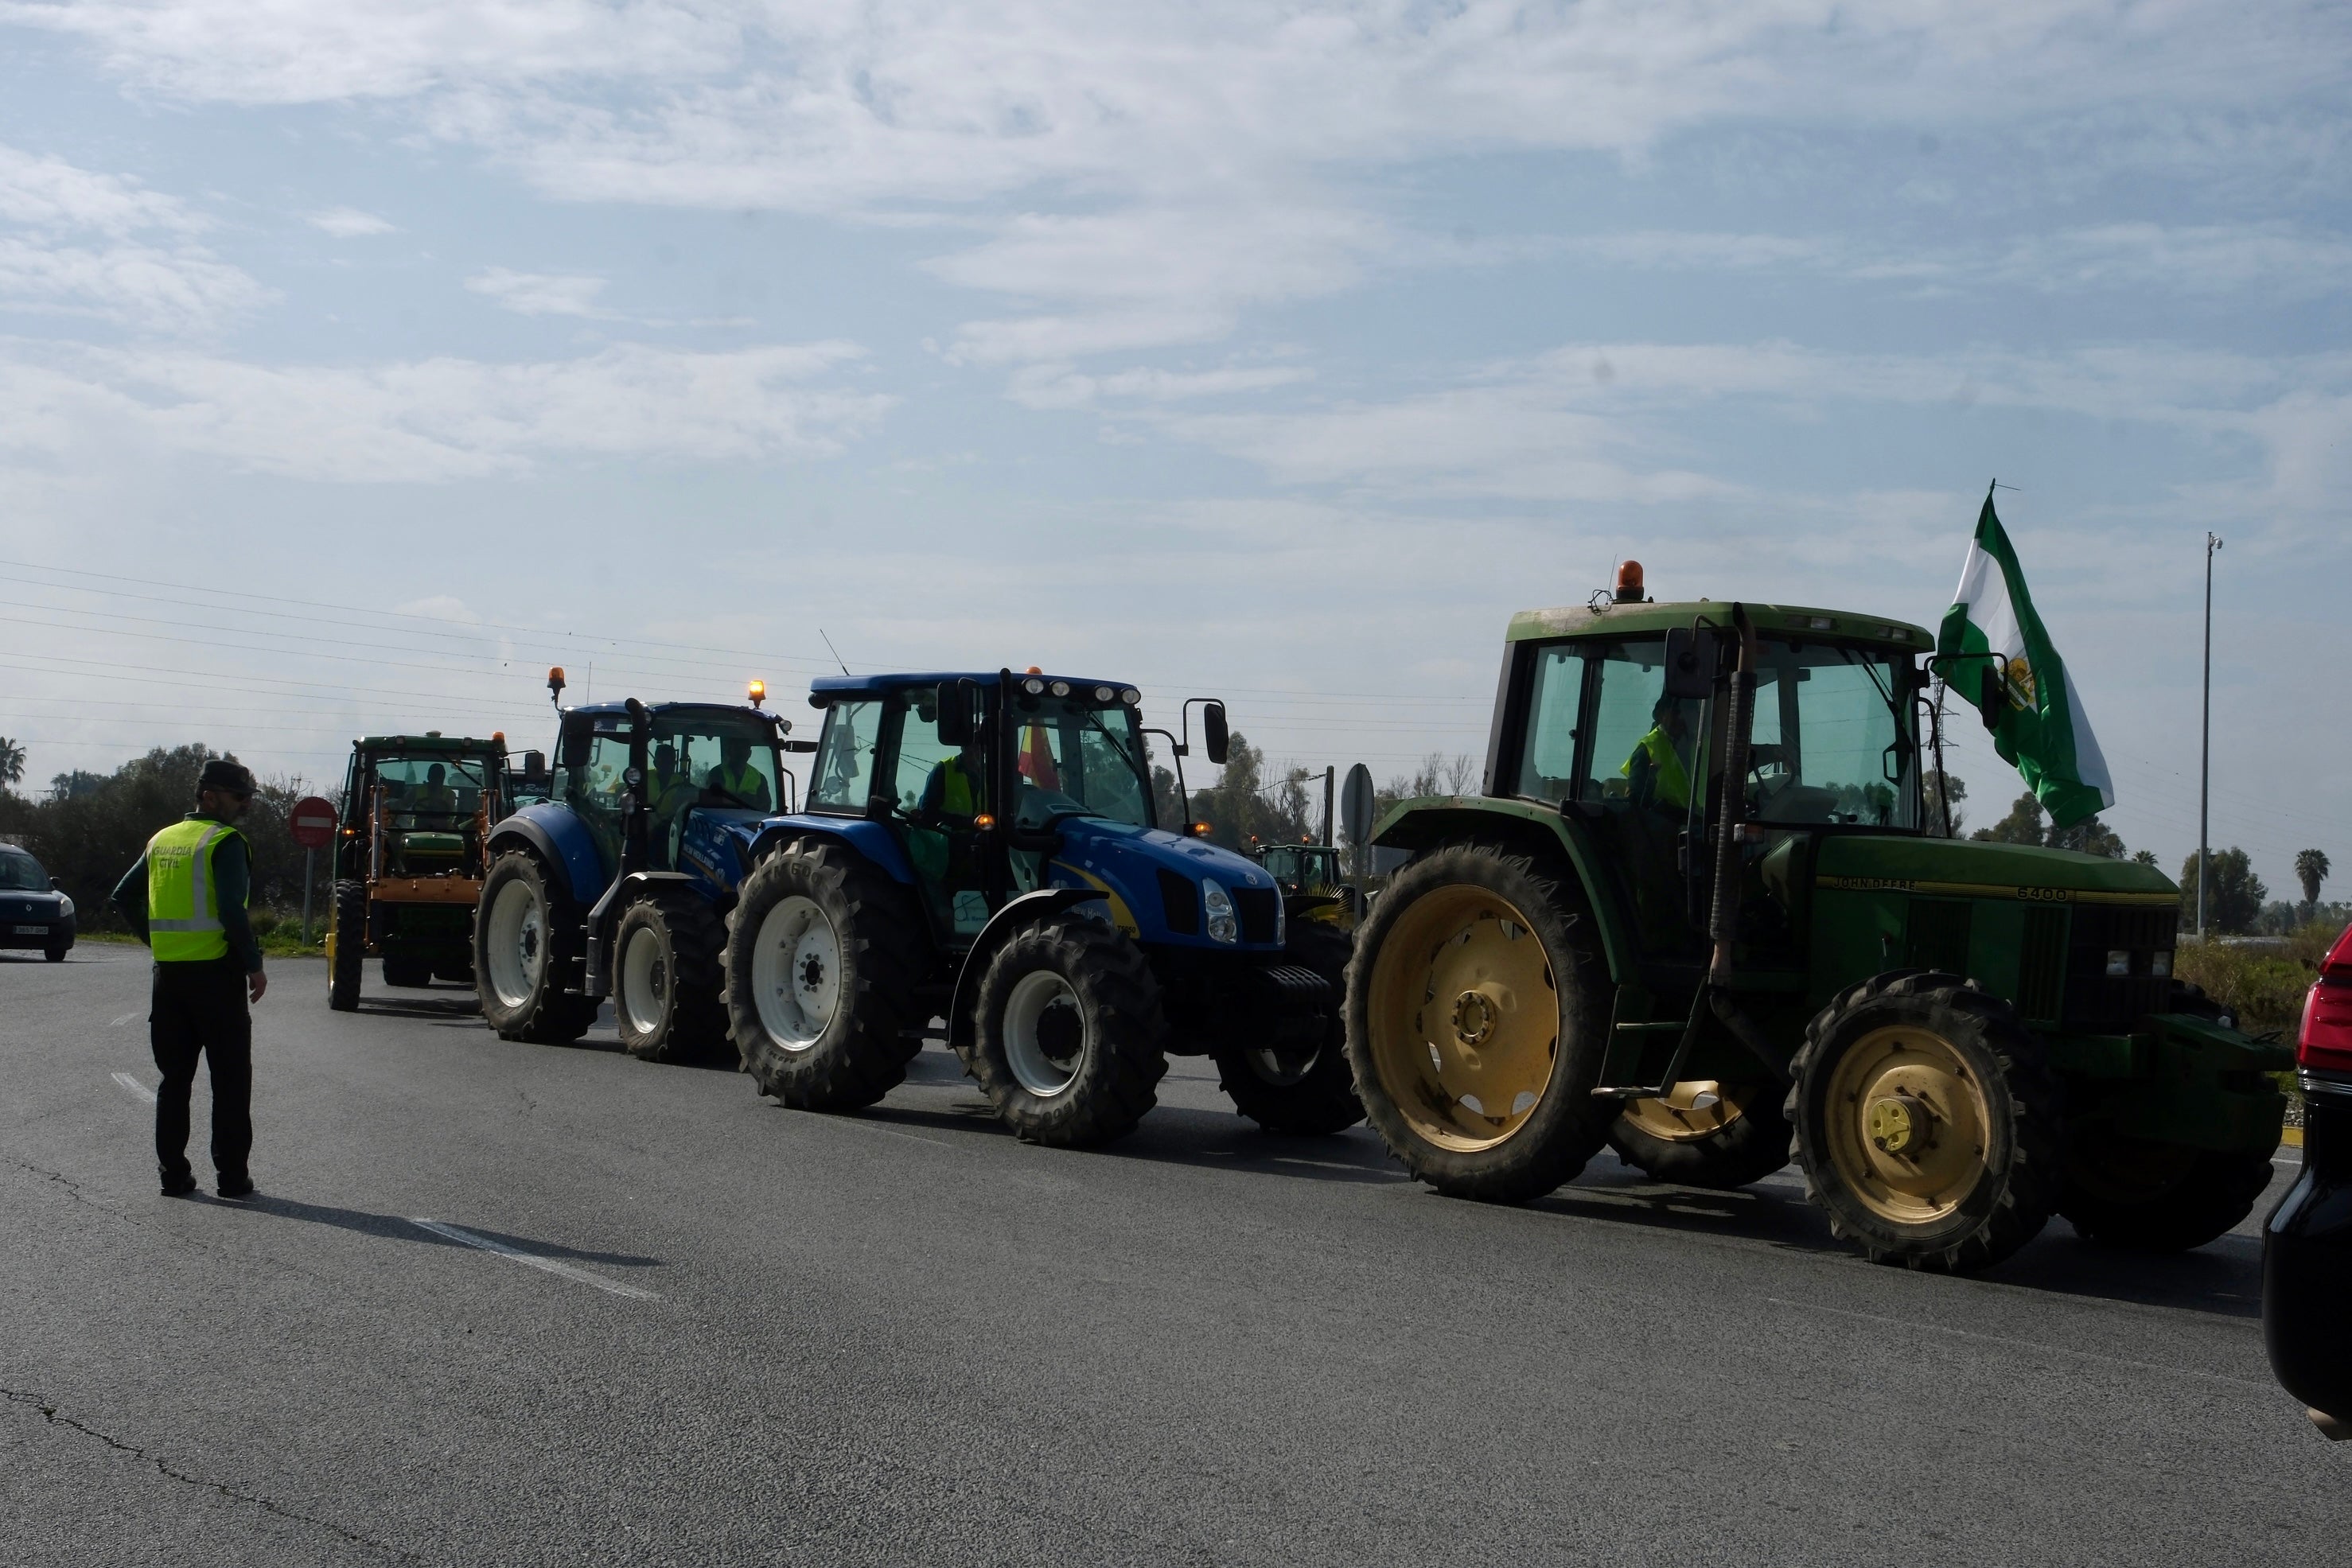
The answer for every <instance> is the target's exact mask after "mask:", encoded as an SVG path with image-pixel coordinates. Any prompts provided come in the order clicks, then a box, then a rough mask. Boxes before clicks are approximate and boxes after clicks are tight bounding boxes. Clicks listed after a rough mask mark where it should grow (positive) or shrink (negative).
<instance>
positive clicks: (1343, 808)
mask: <svg viewBox="0 0 2352 1568" xmlns="http://www.w3.org/2000/svg"><path fill="white" fill-rule="evenodd" d="M1372 805H1373V800H1372V770H1371V769H1370V768H1367V767H1365V766H1364V765H1363V764H1362V763H1360V762H1359V763H1357V764H1356V765H1355V766H1354V767H1353V768H1349V769H1348V781H1347V782H1346V783H1345V784H1343V785H1341V786H1340V787H1339V822H1340V825H1341V827H1342V828H1343V829H1344V830H1345V831H1346V832H1347V835H1348V837H1349V840H1350V841H1353V842H1356V843H1359V844H1360V843H1362V842H1363V841H1365V840H1366V839H1369V838H1370V837H1371V836H1372Z"/></svg>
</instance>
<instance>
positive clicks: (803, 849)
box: [486, 670, 1362, 1146]
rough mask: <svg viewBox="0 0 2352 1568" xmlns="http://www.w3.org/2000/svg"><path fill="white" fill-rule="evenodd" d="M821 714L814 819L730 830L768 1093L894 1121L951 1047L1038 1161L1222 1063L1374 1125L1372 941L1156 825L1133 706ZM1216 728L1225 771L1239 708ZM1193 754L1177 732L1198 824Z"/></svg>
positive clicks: (1316, 1107) (966, 703)
mask: <svg viewBox="0 0 2352 1568" xmlns="http://www.w3.org/2000/svg"><path fill="white" fill-rule="evenodd" d="M809 700H810V703H811V704H812V706H815V707H817V708H819V709H821V710H823V712H824V728H823V731H822V734H821V735H820V737H819V738H818V740H817V741H816V743H815V756H814V759H813V761H812V764H811V772H810V777H809V785H808V794H807V800H806V802H805V805H804V809H803V810H800V811H798V812H794V813H790V814H784V815H778V816H772V817H770V818H768V819H766V820H765V821H761V822H760V823H759V824H758V825H757V827H756V829H753V828H752V827H751V824H749V823H739V822H732V821H730V822H729V823H727V824H726V832H727V836H728V838H729V840H730V843H731V844H733V845H736V846H738V847H740V856H739V860H740V863H741V864H743V865H746V866H748V867H750V870H749V873H748V874H746V875H745V876H744V877H743V878H742V881H741V883H740V887H738V888H737V889H736V894H735V898H734V902H733V906H732V908H731V910H730V911H729V912H728V914H727V943H726V963H725V970H726V987H725V996H724V1006H725V1012H726V1019H727V1024H728V1027H729V1028H730V1030H731V1032H732V1035H733V1038H734V1042H735V1046H736V1049H737V1051H738V1052H739V1053H740V1057H741V1060H742V1063H743V1067H744V1070H745V1071H747V1072H749V1073H750V1074H751V1077H752V1079H753V1080H754V1081H755V1082H757V1083H758V1085H759V1087H760V1089H761V1092H763V1093H767V1094H771V1095H773V1096H774V1097H775V1098H777V1099H778V1100H781V1101H782V1102H783V1103H785V1104H787V1105H792V1106H796V1107H800V1108H803V1109H808V1110H842V1109H847V1108H850V1107H854V1106H859V1105H866V1104H869V1103H873V1102H874V1101H876V1100H878V1099H880V1098H881V1097H882V1096H883V1095H884V1094H885V1093H887V1092H888V1091H889V1090H890V1089H891V1088H892V1086H894V1085H895V1084H897V1083H898V1082H899V1081H900V1080H901V1079H902V1078H903V1077H904V1076H905V1073H906V1070H907V1063H908V1061H909V1060H910V1059H911V1058H912V1057H913V1056H914V1054H915V1053H916V1052H917V1051H919V1050H920V1049H921V1046H922V1042H923V1040H924V1039H925V1038H926V1037H927V1036H928V1035H931V1034H937V1033H939V1032H940V1028H935V1027H934V1020H939V1021H940V1025H941V1026H942V1027H943V1028H944V1031H945V1035H946V1038H947V1040H948V1041H949V1043H950V1045H951V1046H952V1047H953V1049H954V1050H955V1051H956V1053H957V1054H958V1056H959V1057H961V1060H962V1061H963V1064H964V1067H965V1070H966V1071H968V1072H969V1073H970V1074H971V1076H972V1077H973V1078H974V1079H976V1080H977V1081H978V1082H979V1084H980V1087H981V1089H982V1091H983V1092H985V1093H986V1094H987V1095H988V1097H989V1099H990V1101H991V1103H992V1104H993V1105H994V1107H995V1109H996V1112H997V1113H998V1115H999V1116H1000V1117H1002V1118H1003V1121H1004V1122H1005V1123H1006V1124H1008V1125H1010V1126H1011V1127H1012V1129H1013V1131H1014V1132H1015V1133H1016V1134H1019V1135H1020V1136H1022V1137H1023V1138H1024V1139H1028V1140H1031V1141H1034V1142H1037V1143H1043V1144H1053V1145H1066V1146H1078V1145H1096V1144H1101V1143H1104V1142H1107V1141H1108V1140H1110V1139H1112V1138H1116V1137H1118V1136H1119V1135H1121V1134H1125V1133H1127V1132H1128V1131H1129V1130H1130V1129H1132V1128H1133V1127H1134V1126H1135V1124H1137V1122H1138V1121H1139V1120H1140V1119H1141V1118H1142V1116H1143V1114H1144V1113H1146V1112H1147V1111H1149V1110H1150V1108H1151V1106H1152V1104H1153V1103H1154V1102H1155V1099H1156V1095H1157V1088H1156V1086H1157V1085H1158V1083H1159V1081H1160V1077H1161V1075H1162V1074H1163V1073H1165V1072H1166V1071H1167V1058H1168V1056H1169V1055H1170V1054H1171V1052H1174V1053H1198V1054H1205V1055H1208V1056H1210V1057H1212V1058H1213V1059H1214V1060H1215V1061H1216V1062H1217V1063H1218V1066H1219V1069H1220V1072H1221V1077H1222V1080H1223V1086H1224V1088H1225V1091H1226V1092H1227V1093H1229V1094H1230V1095H1231V1096H1232V1097H1233V1100H1234V1103H1235V1105H1236V1106H1237V1107H1238V1108H1239V1109H1240V1110H1241V1111H1242V1112H1243V1113H1244V1114H1245V1115H1248V1116H1250V1117H1252V1118H1253V1119H1255V1121H1257V1122H1258V1123H1259V1124H1261V1125H1262V1126H1264V1127H1265V1128H1266V1129H1268V1130H1269V1131H1276V1132H1285V1133H1301V1134H1317V1133H1331V1132H1337V1131H1339V1130H1340V1129H1342V1128H1345V1127H1348V1126H1350V1125H1352V1124H1354V1123H1356V1122H1357V1121H1358V1120H1360V1118H1361V1116H1362V1110H1361V1108H1360V1106H1359V1105H1358V1103H1357V1101H1356V1096H1355V1091H1354V1087H1353V1084H1352V1082H1351V1080H1350V1078H1349V1070H1348V1065H1347V1061H1346V1057H1345V1051H1344V1049H1343V1040H1342V1035H1341V1030H1340V1019H1339V1004H1340V999H1341V997H1342V994H1343V991H1344V975H1345V970H1346V967H1347V962H1348V956H1349V943H1348V938H1347V937H1346V936H1345V935H1344V934H1342V933H1339V932H1338V931H1336V930H1334V929H1333V928H1332V927H1330V926H1328V925H1320V924H1317V923H1312V922H1307V921H1288V920H1286V915H1285V909H1284V904H1283V894H1282V892H1281V890H1280V888H1278V887H1277V886H1276V883H1275V880H1274V878H1273V877H1271V876H1269V875H1268V874H1267V873H1265V871H1264V870H1263V869H1262V868H1260V867H1259V866H1257V865H1255V863H1253V862H1250V861H1249V860H1247V859H1245V858H1244V857H1243V856H1241V855H1238V854H1234V853H1233V852H1230V851H1227V850H1223V849H1221V848H1218V847H1216V846H1214V845H1213V844H1210V843H1208V842H1206V841H1203V839H1202V837H1201V836H1200V832H1199V831H1197V829H1196V826H1195V825H1194V824H1189V823H1181V822H1178V823H1164V824H1163V823H1161V822H1160V821H1158V820H1157V815H1156V807H1155V802H1154V799H1153V796H1154V791H1153V789H1152V783H1151V773H1150V765H1149V759H1148V755H1147V752H1146V749H1145V743H1144V736H1145V733H1146V732H1145V730H1144V727H1143V723H1142V718H1141V716H1140V713H1139V705H1140V702H1141V697H1140V695H1139V693H1138V692H1137V691H1136V690H1135V689H1134V688H1133V687H1131V686H1127V685H1116V684H1111V683H1106V682H1100V681H1091V680H1087V681H1081V680H1072V679H1066V678H1062V677H1057V676H1052V675H1047V674H1043V673H1042V672H1038V671H1034V670H1033V671H1031V672H1029V673H1028V674H1023V675H1015V674H1013V673H1012V672H1010V671H1006V670H1000V671H997V672H995V673H993V674H898V675H878V676H847V675H844V676H841V677H827V678H825V679H822V680H819V681H817V682H815V683H814V686H813V689H812V691H811V693H810V697H809ZM1181 712H1182V713H1185V714H1189V712H1190V705H1189V704H1188V705H1186V706H1185V708H1184V709H1182V710H1181ZM1181 728H1182V729H1183V730H1184V732H1185V735H1184V737H1183V738H1180V737H1177V736H1174V735H1169V734H1168V733H1167V732H1166V731H1164V730H1162V731H1156V732H1154V733H1157V734H1160V735H1162V736H1164V737H1166V738H1167V739H1168V741H1169V743H1170V745H1171V748H1172V749H1173V750H1174V752H1175V754H1176V757H1177V758H1178V762H1177V766H1178V768H1179V769H1180V780H1179V799H1180V800H1181V799H1182V798H1183V797H1182V795H1181V767H1182V762H1181V758H1183V757H1184V756H1185V755H1186V754H1187V753H1188V752H1189V750H1190V744H1189V736H1190V724H1189V720H1187V721H1185V722H1184V723H1183V724H1182V725H1181ZM1202 728H1203V740H1204V745H1205V749H1206V751H1207V754H1208V757H1209V759H1210V760H1211V761H1213V762H1219V763H1222V762H1223V760H1224V749H1225V738H1226V737H1225V727H1224V711H1223V707H1222V706H1221V705H1217V704H1214V703H1210V704H1207V705H1206V706H1205V707H1204V708H1203V711H1202ZM746 835H748V842H747V841H744V840H745V836H746ZM486 924H487V925H492V926H495V924H496V923H495V922H489V923H486ZM699 940H701V938H700V937H698V941H699Z"/></svg>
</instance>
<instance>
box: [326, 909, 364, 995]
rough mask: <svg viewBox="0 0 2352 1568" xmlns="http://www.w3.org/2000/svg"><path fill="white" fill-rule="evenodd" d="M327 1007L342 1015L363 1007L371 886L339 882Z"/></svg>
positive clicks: (332, 917) (331, 930)
mask: <svg viewBox="0 0 2352 1568" xmlns="http://www.w3.org/2000/svg"><path fill="white" fill-rule="evenodd" d="M327 918H328V919H329V920H330V921H331V922H332V923H333V924H332V925H331V926H330V927H329V930H328V935H329V938H330V940H329V942H328V951H327V1005H328V1006H329V1007H330V1008H332V1009H334V1010H335V1011H337V1012H339V1013H347V1012H351V1011H353V1010H355V1009H357V1008H358V1007H359V1005H360V971H361V969H362V967H364V964H365V960H366V958H367V883H363V882H356V881H352V880H348V879H347V880H344V881H341V882H338V883H335V904H334V908H333V911H332V912H331V914H330V915H328V917H327Z"/></svg>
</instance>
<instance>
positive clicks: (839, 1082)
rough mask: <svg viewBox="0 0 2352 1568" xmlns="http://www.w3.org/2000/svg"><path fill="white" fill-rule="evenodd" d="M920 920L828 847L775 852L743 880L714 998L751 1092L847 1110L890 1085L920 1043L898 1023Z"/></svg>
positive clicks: (911, 1020)
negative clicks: (721, 984)
mask: <svg viewBox="0 0 2352 1568" xmlns="http://www.w3.org/2000/svg"><path fill="white" fill-rule="evenodd" d="M921 922H922V915H921V914H920V913H919V911H918V910H917V909H916V908H915V906H914V904H913V902H912V901H911V900H910V899H909V898H908V896H907V894H906V892H905V891H904V890H903V889H902V888H900V887H899V885H898V883H894V882H892V881H891V880H890V879H889V878H888V877H887V876H886V875H884V874H883V873H882V872H881V871H880V870H878V869H877V867H876V866H875V865H874V864H873V863H872V862H869V861H867V860H866V858H865V857H863V856H862V855H859V854H856V852H852V851H850V850H846V849H844V848H842V847H840V846H839V845H835V844H819V845H817V846H815V847H814V848H801V847H798V846H795V847H793V848H791V849H786V850H782V851H780V852H777V853H775V854H772V855H771V856H769V857H768V858H767V859H766V860H765V861H762V862H761V863H760V865H759V867H758V869H756V870H754V871H753V872H752V873H751V875H750V876H747V877H745V878H744V879H743V886H742V889H741V892H740V894H739V895H738V897H737V899H736V903H735V907H734V909H733V910H732V911H731V912H730V913H729V915H728V916H727V966H726V988H725V990H724V991H723V992H721V994H720V1000H721V1005H722V1007H723V1009H724V1010H725V1014H726V1019H727V1026H728V1030H729V1032H730V1034H731V1035H732V1036H733V1037H734V1040H735V1049H736V1051H737V1052H738V1053H739V1054H740V1056H741V1058H742V1061H743V1071H746V1072H748V1073H750V1074H751V1081H752V1082H754V1083H757V1084H758V1085H759V1086H760V1092H761V1093H762V1094H771V1095H773V1096H774V1097H775V1098H776V1099H778V1100H781V1101H782V1102H783V1103H785V1104H787V1105H790V1106H792V1107H793V1108H794V1109H795V1110H801V1111H848V1110H854V1109H856V1107H857V1106H860V1105H871V1104H872V1103H874V1102H875V1101H877V1100H879V1099H881V1098H882V1096H883V1095H885V1094H887V1093H888V1092H890V1091H891V1090H892V1089H893V1088H895V1087H897V1086H898V1083H899V1082H900V1081H901V1080H903V1079H904V1078H905V1077H906V1076H907V1063H908V1061H910V1060H912V1059H913V1057H914V1055H915V1053H916V1052H917V1051H920V1050H921V1049H922V1044H923V1042H922V1040H921V1037H920V1036H919V1034H917V1033H915V1032H914V1030H911V1029H909V1028H908V1026H909V1025H910V1024H911V1025H916V1026H919V1025H920V1024H921V1023H922V1021H923V1020H922V1019H920V1018H919V1017H913V1016H909V1014H910V1008H911V1004H912V1001H913V994H914V988H915V987H916V986H917V985H918V984H919V982H920V981H921V980H922V979H923V978H924V973H923V971H924V967H925V966H924V964H923V960H922V949H921V946H920V943H921V940H922V938H921V935H920V933H921V931H922V925H921Z"/></svg>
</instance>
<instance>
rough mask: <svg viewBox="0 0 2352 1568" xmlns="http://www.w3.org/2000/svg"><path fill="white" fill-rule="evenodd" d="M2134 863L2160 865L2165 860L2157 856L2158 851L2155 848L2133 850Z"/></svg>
mask: <svg viewBox="0 0 2352 1568" xmlns="http://www.w3.org/2000/svg"><path fill="white" fill-rule="evenodd" d="M2132 863H2133V864H2134V865H2160V864H2162V863H2163V862H2160V861H2158V859H2157V858H2156V852H2155V851H2154V850H2134V851H2132Z"/></svg>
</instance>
